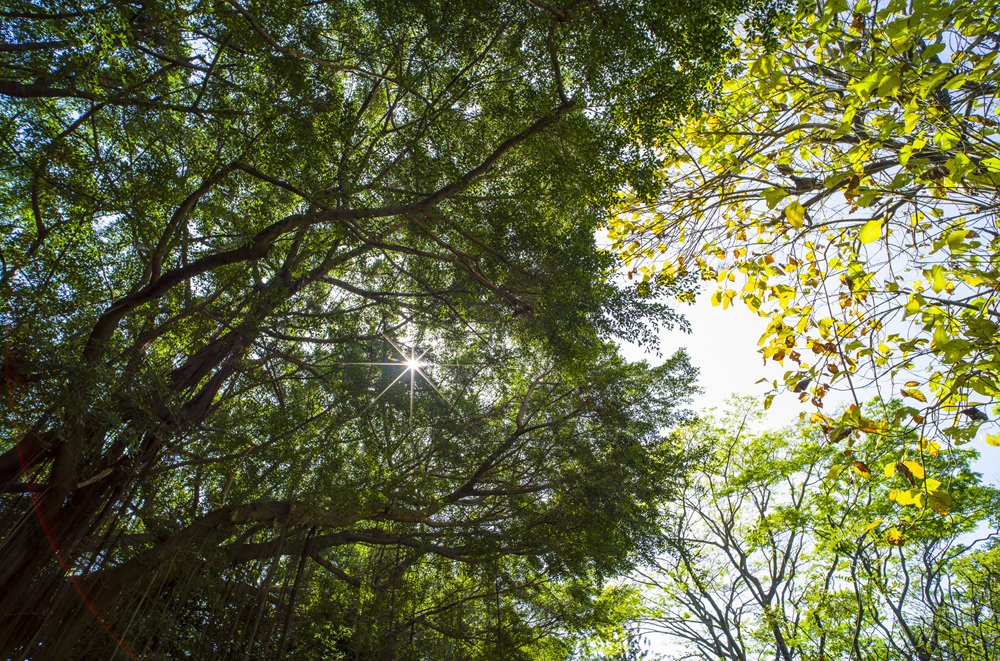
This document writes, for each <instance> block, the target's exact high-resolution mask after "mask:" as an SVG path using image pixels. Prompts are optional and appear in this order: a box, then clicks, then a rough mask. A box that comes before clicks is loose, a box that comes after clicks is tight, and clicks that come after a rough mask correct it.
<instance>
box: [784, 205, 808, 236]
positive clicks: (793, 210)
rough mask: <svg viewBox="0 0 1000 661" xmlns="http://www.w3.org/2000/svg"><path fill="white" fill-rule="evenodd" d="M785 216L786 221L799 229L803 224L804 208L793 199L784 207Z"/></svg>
mask: <svg viewBox="0 0 1000 661" xmlns="http://www.w3.org/2000/svg"><path fill="white" fill-rule="evenodd" d="M785 218H787V219H788V223H789V224H790V225H791V226H792V227H794V228H795V229H799V228H800V227H802V226H803V225H805V218H806V209H805V207H803V206H802V204H800V203H799V201H798V200H795V201H794V202H792V203H791V204H789V205H788V206H787V207H785Z"/></svg>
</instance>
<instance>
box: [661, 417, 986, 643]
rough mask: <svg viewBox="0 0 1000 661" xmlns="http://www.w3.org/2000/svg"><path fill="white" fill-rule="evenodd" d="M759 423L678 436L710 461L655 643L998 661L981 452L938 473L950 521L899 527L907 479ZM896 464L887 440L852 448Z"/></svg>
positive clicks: (704, 427)
mask: <svg viewBox="0 0 1000 661" xmlns="http://www.w3.org/2000/svg"><path fill="white" fill-rule="evenodd" d="M755 408H759V403H758V402H753V401H749V402H748V401H744V402H741V403H740V405H738V406H733V407H732V408H730V409H729V410H727V411H726V412H725V413H724V414H720V415H717V416H714V417H709V418H707V419H704V420H702V421H700V422H699V423H698V424H697V425H695V426H692V427H690V428H687V429H685V430H683V431H681V432H678V433H677V434H676V435H675V436H676V442H677V443H678V444H684V445H687V446H691V447H695V448H700V449H701V451H702V452H703V454H704V457H705V458H704V463H703V467H702V468H700V469H699V470H697V471H695V472H693V474H692V475H691V477H690V479H689V481H688V483H687V484H686V485H685V488H684V494H683V496H682V497H681V499H680V501H679V502H677V503H675V504H674V505H673V506H672V507H671V510H670V511H671V512H672V514H673V515H672V516H668V517H667V519H666V524H665V525H666V528H667V530H666V533H667V536H668V538H669V539H670V540H671V541H670V542H669V550H668V551H667V553H665V554H664V555H662V556H659V557H658V558H657V559H656V560H655V563H654V564H653V565H652V567H651V568H650V570H648V571H646V572H645V573H644V581H643V582H644V583H645V584H646V585H647V586H648V587H649V588H650V589H651V598H652V600H653V603H654V604H655V606H654V607H653V610H652V612H651V613H650V614H648V615H647V619H646V621H645V622H644V627H643V628H644V629H645V630H647V631H651V632H652V631H655V632H660V633H662V634H665V635H666V636H668V637H669V639H670V640H671V641H673V642H674V643H675V644H680V645H681V646H682V647H683V648H685V649H688V650H690V651H692V652H694V653H695V654H698V655H699V656H701V657H702V658H712V659H746V658H764V657H771V656H773V657H774V658H778V659H796V658H801V659H840V658H856V659H900V660H902V659H980V658H982V659H985V658H991V657H992V656H995V652H996V649H997V645H998V644H1000V611H998V610H997V609H996V602H995V599H994V597H993V588H992V587H991V585H992V584H991V581H992V580H993V574H991V573H990V572H992V571H995V557H996V549H997V547H996V544H995V540H994V542H993V543H991V544H986V543H984V541H983V540H982V539H980V540H977V541H973V540H974V539H975V535H976V534H980V533H981V532H982V530H983V528H984V526H986V525H990V526H993V527H997V526H1000V521H998V520H997V517H996V513H997V511H998V509H997V505H998V503H1000V492H998V491H997V490H996V489H994V488H991V487H987V486H985V485H983V484H982V483H981V481H980V477H979V476H978V475H977V474H975V473H972V472H971V471H970V470H969V463H970V461H972V459H973V458H974V453H973V452H972V451H969V450H961V449H952V450H942V451H941V452H940V454H939V455H937V456H936V457H933V458H931V459H929V460H928V467H929V470H933V471H934V472H935V473H939V474H940V473H949V474H950V475H951V476H952V477H951V478H950V483H949V484H948V489H949V490H950V491H951V492H952V493H955V494H956V495H958V494H960V496H958V497H956V503H958V504H957V505H956V506H955V507H954V508H953V509H952V510H951V511H950V512H949V513H948V514H947V515H946V516H934V515H930V517H928V516H925V515H922V514H921V512H920V511H918V510H909V511H908V513H906V514H902V515H900V514H898V513H896V512H895V511H894V509H893V507H892V504H891V503H890V502H889V498H888V497H887V496H888V493H889V492H890V490H893V489H898V488H899V486H900V483H901V482H905V480H901V479H900V476H899V475H898V473H897V474H895V475H892V476H888V475H887V474H886V473H885V472H883V471H879V470H871V471H869V470H868V469H867V467H866V466H864V464H860V462H857V461H855V462H854V464H853V465H852V467H851V469H844V466H843V462H844V461H845V454H849V453H846V452H844V451H843V450H842V449H841V448H839V447H838V446H836V445H834V444H831V443H829V442H826V441H825V440H824V439H823V436H822V433H821V432H820V431H819V430H818V429H816V428H815V426H811V425H802V426H800V427H798V428H793V429H786V430H782V431H779V432H758V431H756V429H755V427H756V426H757V425H758V424H759V420H754V415H755V414H754V413H753V410H754V409H755ZM894 450H895V448H894V443H891V442H887V441H886V440H885V439H884V437H883V436H881V435H875V434H871V435H866V436H865V437H864V438H863V439H862V440H861V441H859V443H858V444H856V445H855V446H854V448H853V449H852V451H856V452H857V453H858V454H859V455H864V456H868V457H882V458H884V459H888V460H890V462H891V461H892V457H893V455H894ZM851 456H853V455H850V454H849V456H848V457H847V458H846V459H847V461H850V458H851ZM890 465H892V463H890ZM932 487H933V485H931V486H928V485H927V483H926V482H925V483H924V484H923V485H922V487H921V489H920V492H921V493H922V494H924V495H926V496H927V497H928V498H931V497H932V496H933V493H934V492H933V488H932ZM995 534H996V532H994V535H995ZM685 658H686V657H685Z"/></svg>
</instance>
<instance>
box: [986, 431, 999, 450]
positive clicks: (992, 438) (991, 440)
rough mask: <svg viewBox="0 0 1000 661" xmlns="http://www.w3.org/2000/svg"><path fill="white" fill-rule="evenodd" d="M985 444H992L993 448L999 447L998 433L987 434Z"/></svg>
mask: <svg viewBox="0 0 1000 661" xmlns="http://www.w3.org/2000/svg"><path fill="white" fill-rule="evenodd" d="M986 445H992V446H993V447H995V448H1000V435H995V434H987V435H986Z"/></svg>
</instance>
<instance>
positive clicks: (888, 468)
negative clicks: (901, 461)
mask: <svg viewBox="0 0 1000 661" xmlns="http://www.w3.org/2000/svg"><path fill="white" fill-rule="evenodd" d="M895 474H896V462H895V461H894V462H892V463H889V464H886V465H885V476H886V477H892V476H893V475H895Z"/></svg>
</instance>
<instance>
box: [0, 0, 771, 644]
mask: <svg viewBox="0 0 1000 661" xmlns="http://www.w3.org/2000/svg"><path fill="white" fill-rule="evenodd" d="M741 15H742V16H744V17H749V19H748V21H749V22H748V25H750V24H754V25H756V24H758V23H760V22H761V21H764V20H766V17H767V10H766V8H764V7H763V6H758V5H756V4H750V3H745V2H741V1H738V0H717V1H710V2H697V3H692V2H685V1H677V2H659V1H656V2H652V1H651V2H643V1H619V2H600V3H589V2H578V3H569V4H566V5H556V4H548V3H543V2H529V1H525V2H499V3H498V2H476V1H469V2H464V1H463V2H448V3H441V2H425V1H418V2H406V3H399V2H382V1H379V0H373V1H361V2H280V3H264V2H247V1H245V0H228V1H224V2H211V3H202V2H198V3H195V2H176V3H175V2H135V3H131V2H117V1H111V2H98V3H76V2H37V3H31V2H22V1H14V2H9V3H5V4H4V6H3V9H2V18H3V22H2V27H0V36H2V39H3V45H2V47H0V145H2V146H0V149H2V153H3V157H2V159H0V160H2V163H3V166H2V169H0V182H2V183H0V206H2V210H3V213H2V214H0V215H2V220H0V223H2V228H3V229H2V231H0V286H2V288H3V290H4V297H3V304H2V308H0V323H2V325H3V343H4V348H3V351H4V353H3V365H4V374H5V383H6V401H7V405H6V407H5V412H4V420H5V424H4V426H3V432H2V436H0V445H2V447H0V481H2V485H3V487H2V494H3V495H2V496H0V504H2V512H3V514H2V516H3V523H2V528H3V530H4V533H3V535H4V536H3V540H2V542H0V543H2V550H3V557H4V563H3V566H2V568H0V594H2V595H3V598H2V600H0V602H2V603H0V610H2V617H0V654H2V655H3V656H13V657H22V658H23V657H31V658H42V657H45V658H70V657H75V658H93V657H101V658H105V657H109V656H111V655H112V654H113V653H114V651H115V650H118V652H120V653H124V654H126V655H128V656H133V657H144V658H146V657H171V658H172V657H176V656H194V657H199V658H207V657H211V658H219V657H229V656H240V657H245V658H273V657H282V656H290V657H296V658H318V657H332V658H336V657H341V656H349V657H354V658H371V657H381V658H388V657H399V656H409V657H413V658H416V657H435V658H446V657H448V656H451V657H452V658H467V657H469V656H476V657H483V656H487V655H491V654H501V655H506V656H508V657H509V658H513V657H516V656H521V657H536V656H537V655H539V654H542V653H543V652H544V653H545V654H553V655H556V656H558V655H560V654H565V653H568V650H569V649H570V648H571V647H572V646H573V645H574V644H575V643H574V642H572V639H567V638H565V637H564V636H562V635H561V634H563V633H565V632H566V631H574V632H576V634H577V635H578V637H581V638H580V639H581V640H582V639H583V638H585V637H586V636H587V635H588V632H593V631H595V630H596V629H597V628H599V627H600V626H604V625H605V623H608V622H614V621H616V620H615V618H620V616H619V615H616V614H615V608H612V607H611V606H610V605H609V604H613V603H614V600H613V599H612V600H609V599H608V598H605V597H602V596H601V592H602V590H603V577H605V576H609V575H613V574H617V573H621V572H623V571H626V570H628V569H629V568H630V567H631V566H633V565H634V562H635V561H636V558H637V557H638V556H639V555H640V553H645V552H650V551H652V550H653V549H655V548H656V547H657V546H658V545H659V544H660V542H659V537H658V535H659V524H658V519H657V514H658V511H659V505H658V503H660V502H665V501H666V500H669V498H668V497H667V496H668V494H669V492H670V490H671V488H672V487H671V486H670V485H671V484H673V483H674V479H673V478H674V477H676V476H677V475H679V472H680V471H681V470H682V464H683V460H682V457H680V456H679V455H678V454H677V453H675V452H673V451H672V450H670V449H669V448H668V447H665V446H664V445H663V444H662V442H661V441H662V438H661V435H662V430H663V429H664V428H666V427H669V426H670V425H673V424H676V423H678V422H679V421H681V420H683V419H685V417H686V416H687V415H688V414H687V413H686V412H685V411H684V408H683V406H684V402H685V400H686V398H687V396H688V394H689V393H690V392H691V391H692V388H693V378H694V370H693V368H691V366H690V365H689V364H688V363H687V360H686V358H685V357H684V355H683V354H677V355H675V356H674V357H672V358H669V359H668V360H667V361H666V362H665V363H663V365H662V366H660V367H657V368H652V367H649V366H647V365H645V364H628V363H626V362H625V361H623V360H622V359H621V358H619V357H618V356H617V354H616V349H615V347H614V345H613V344H612V343H611V342H612V340H613V339H614V338H629V339H639V340H644V339H646V340H648V339H649V338H651V337H652V335H651V333H652V329H653V328H655V326H656V325H657V324H671V323H675V322H676V321H677V317H676V315H674V314H673V313H672V312H671V311H670V310H669V309H668V308H666V307H664V306H663V305H661V304H658V303H655V302H653V301H652V300H651V299H650V298H648V297H644V296H641V295H639V293H637V292H634V291H623V290H620V289H619V288H618V287H616V286H615V285H614V283H613V280H614V277H615V273H616V268H617V266H616V261H615V259H614V258H613V257H612V256H611V255H610V254H608V253H606V252H601V251H598V250H597V249H596V248H595V245H594V241H595V239H594V237H595V232H596V231H597V229H598V228H599V227H601V226H602V225H603V224H604V223H605V221H606V219H607V215H608V211H607V210H608V208H609V207H610V206H611V204H612V202H613V200H614V199H615V197H616V195H617V194H618V192H619V191H620V190H623V189H625V188H630V189H633V190H646V191H652V190H653V187H654V184H655V181H656V172H657V171H658V163H657V162H656V159H655V155H654V154H653V152H652V150H650V149H648V148H646V147H643V146H642V144H641V143H640V142H637V140H636V137H637V136H638V135H640V134H642V133H643V132H644V131H647V130H648V129H649V127H658V126H661V125H664V124H666V123H669V122H671V121H672V120H674V119H675V118H677V117H679V116H680V115H681V114H682V113H683V112H687V111H688V110H690V109H691V108H693V107H694V106H695V105H696V104H697V103H698V101H699V98H700V95H699V90H701V89H703V88H704V87H705V86H706V85H707V84H708V83H709V81H710V80H711V79H712V77H713V76H715V75H716V73H717V72H718V71H719V70H720V69H721V67H722V66H723V65H724V62H725V57H726V54H727V53H730V52H731V49H732V39H731V37H730V35H731V29H730V28H731V26H732V24H733V22H734V21H736V19H737V17H738V16H741ZM754 17H756V18H754ZM545 650H548V651H547V652H546V651H545Z"/></svg>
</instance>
